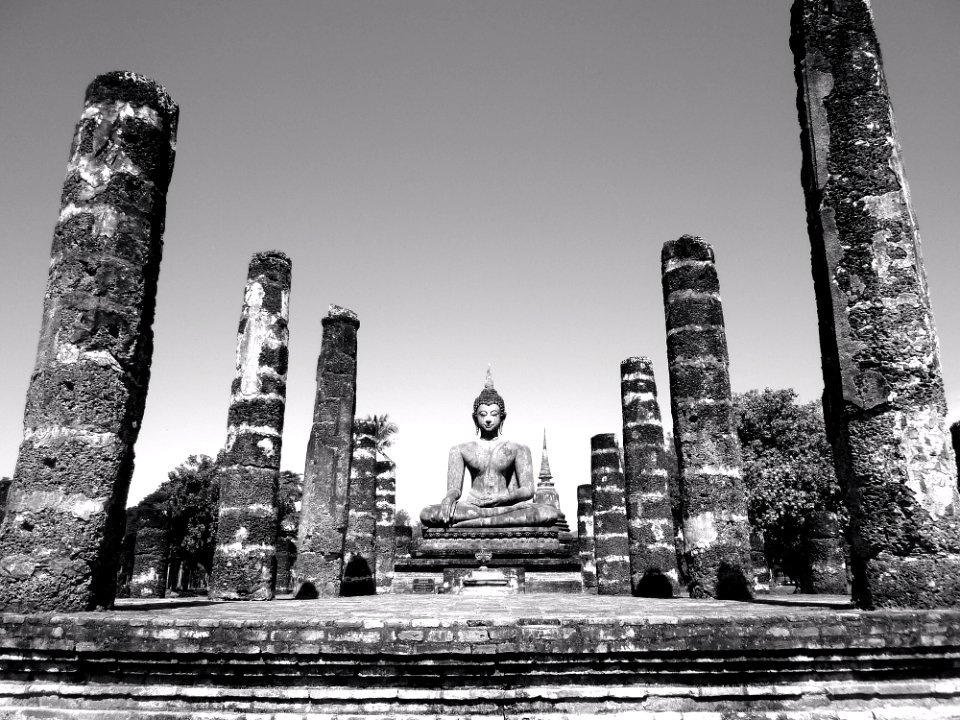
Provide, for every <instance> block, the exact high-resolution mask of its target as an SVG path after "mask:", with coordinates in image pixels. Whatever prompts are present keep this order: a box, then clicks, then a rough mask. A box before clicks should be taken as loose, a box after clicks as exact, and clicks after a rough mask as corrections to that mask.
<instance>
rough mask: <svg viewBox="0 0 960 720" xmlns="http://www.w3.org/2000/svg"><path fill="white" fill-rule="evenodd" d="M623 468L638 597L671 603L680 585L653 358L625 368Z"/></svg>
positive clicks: (632, 572) (622, 377) (631, 361)
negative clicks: (655, 598)
mask: <svg viewBox="0 0 960 720" xmlns="http://www.w3.org/2000/svg"><path fill="white" fill-rule="evenodd" d="M620 399H621V407H622V409H623V464H624V477H625V480H626V489H627V535H628V537H629V539H630V585H631V588H632V590H633V594H634V595H641V596H646V597H671V596H672V595H673V594H674V592H675V590H676V589H677V587H678V585H679V578H678V575H677V552H676V546H675V545H674V540H673V537H674V532H673V515H672V513H671V509H670V490H669V488H668V487H667V469H666V467H665V466H664V464H663V462H662V456H663V423H662V422H661V421H660V406H659V405H658V404H657V383H656V381H655V380H654V377H653V363H652V362H650V359H649V358H645V357H631V358H627V359H626V360H624V361H623V362H621V363H620Z"/></svg>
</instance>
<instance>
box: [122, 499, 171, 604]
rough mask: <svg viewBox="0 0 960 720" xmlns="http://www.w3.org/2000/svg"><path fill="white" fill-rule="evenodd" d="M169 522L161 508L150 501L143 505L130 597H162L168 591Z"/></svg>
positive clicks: (139, 519) (136, 542) (140, 514)
mask: <svg viewBox="0 0 960 720" xmlns="http://www.w3.org/2000/svg"><path fill="white" fill-rule="evenodd" d="M169 524H170V519H169V518H168V517H167V514H166V513H165V512H164V511H163V510H162V509H161V508H158V507H157V506H156V505H154V504H152V503H149V502H147V503H142V504H141V505H140V508H139V509H138V512H137V536H136V537H137V539H136V541H135V544H134V547H135V550H134V556H133V572H132V573H131V576H130V597H135V598H150V597H155V598H162V597H163V596H164V595H165V594H166V591H167V564H168V561H169V557H168V555H169V548H170V543H169Z"/></svg>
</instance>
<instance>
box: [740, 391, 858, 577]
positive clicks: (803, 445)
mask: <svg viewBox="0 0 960 720" xmlns="http://www.w3.org/2000/svg"><path fill="white" fill-rule="evenodd" d="M734 405H735V409H736V414H737V434H738V435H739V436H740V443H741V445H742V446H743V479H744V484H745V486H746V490H747V496H748V514H749V518H750V523H751V525H753V526H754V527H755V528H757V529H759V530H761V531H762V532H763V535H764V541H765V549H766V554H767V559H768V560H769V561H771V562H772V563H773V564H774V565H777V566H779V567H780V568H781V569H782V570H783V572H784V573H785V574H786V575H788V576H789V577H791V578H792V579H793V580H794V581H795V582H796V583H797V587H798V589H802V590H804V591H806V590H807V587H806V586H807V585H809V578H810V576H811V567H812V557H813V552H814V551H813V547H812V544H811V541H812V538H813V532H814V530H815V526H816V523H817V521H818V515H822V513H824V512H827V513H834V514H836V515H837V516H838V517H839V518H840V521H841V527H843V526H844V525H845V509H844V506H843V498H842V494H841V489H840V484H839V482H838V481H837V477H836V473H835V472H834V468H833V457H832V453H831V450H830V444H829V443H828V441H827V436H826V433H825V431H824V424H823V410H822V408H821V405H820V402H819V401H814V402H810V403H805V404H798V403H797V394H796V392H795V391H794V390H793V389H790V388H788V389H786V390H771V389H770V388H766V389H765V390H762V391H760V390H750V391H749V392H746V393H744V394H737V395H735V396H734Z"/></svg>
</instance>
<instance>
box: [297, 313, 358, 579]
mask: <svg viewBox="0 0 960 720" xmlns="http://www.w3.org/2000/svg"><path fill="white" fill-rule="evenodd" d="M359 327H360V321H359V320H358V319H357V316H356V314H355V313H354V312H353V311H351V310H347V309H346V308H342V307H338V306H337V305H331V306H330V311H329V312H328V313H327V316H326V317H325V318H324V319H323V342H322V344H321V347H320V358H319V360H318V361H317V395H316V402H315V404H314V408H313V427H312V428H311V429H310V439H309V440H308V442H307V460H306V466H305V468H304V471H303V501H302V506H301V510H300V530H299V534H298V538H297V561H296V563H294V566H293V585H294V589H295V592H296V593H298V594H299V595H301V596H310V595H314V594H319V595H324V596H336V595H339V594H340V578H341V576H342V574H343V544H344V534H345V533H346V529H347V489H348V487H349V481H350V461H351V456H352V454H353V439H352V431H353V418H354V414H355V412H356V403H357V330H358V329H359Z"/></svg>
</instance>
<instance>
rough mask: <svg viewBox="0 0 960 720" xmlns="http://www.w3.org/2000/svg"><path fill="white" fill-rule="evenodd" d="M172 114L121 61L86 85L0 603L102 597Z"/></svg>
mask: <svg viewBox="0 0 960 720" xmlns="http://www.w3.org/2000/svg"><path fill="white" fill-rule="evenodd" d="M178 113H179V110H178V108H177V106H176V104H174V102H173V100H171V99H170V95H168V94H167V91H166V90H165V89H164V88H163V87H161V86H160V85H158V84H157V83H155V82H153V81H152V80H148V79H147V78H145V77H142V76H140V75H136V74H134V73H128V72H112V73H107V74H106V75H101V76H99V77H98V78H96V79H95V80H94V81H93V82H92V83H91V84H90V86H89V87H88V88H87V93H86V99H85V101H84V111H83V115H82V116H81V118H80V122H79V123H78V124H77V128H76V131H75V133H74V138H73V145H72V147H71V149H70V160H69V162H68V164H67V176H66V179H65V180H64V185H63V195H62V196H61V206H60V218H59V221H58V222H57V226H56V229H55V230H54V235H53V248H52V251H51V260H50V272H49V276H48V279H47V289H46V295H45V299H44V305H43V323H42V325H41V328H40V343H39V347H38V349H37V362H36V365H35V366H34V370H33V375H32V376H31V378H30V387H29V389H28V390H27V403H26V412H25V414H24V422H23V425H24V433H23V443H22V444H21V445H20V453H19V456H18V457H17V465H16V469H15V470H14V475H13V483H12V486H11V488H10V494H9V497H8V499H7V508H6V510H7V512H6V515H5V517H4V521H3V524H2V525H0V608H5V609H9V610H33V611H43V610H84V609H88V610H89V609H93V608H96V607H104V606H109V605H111V604H112V603H113V599H114V596H115V593H116V577H117V566H118V563H119V558H120V544H121V542H122V539H123V526H124V518H125V505H126V500H127V490H128V488H129V485H130V476H131V473H132V472H133V446H134V443H135V441H136V439H137V434H138V433H139V431H140V421H141V419H142V418H143V408H144V403H145V401H146V396H147V384H148V382H149V380H150V359H151V357H152V355H153V331H152V325H153V316H154V309H155V302H156V292H157V278H158V275H159V272H160V256H161V251H162V247H163V239H162V236H163V224H164V217H165V215H166V197H167V186H168V184H169V182H170V176H171V173H172V172H173V160H174V154H175V148H176V135H177V118H178Z"/></svg>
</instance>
